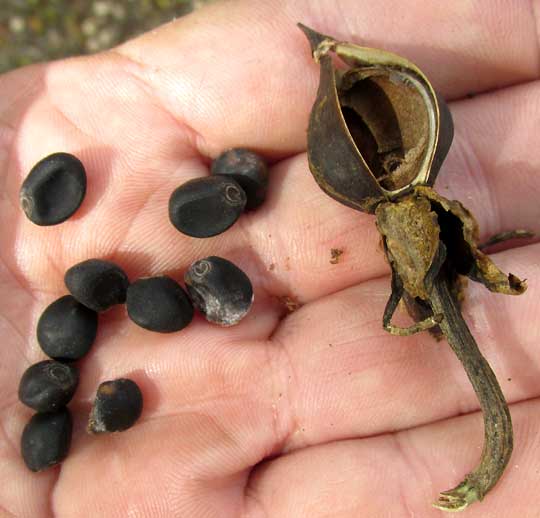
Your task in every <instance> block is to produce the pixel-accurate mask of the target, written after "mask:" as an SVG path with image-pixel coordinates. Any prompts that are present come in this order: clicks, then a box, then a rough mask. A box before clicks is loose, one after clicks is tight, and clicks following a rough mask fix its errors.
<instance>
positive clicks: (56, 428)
mask: <svg viewBox="0 0 540 518" xmlns="http://www.w3.org/2000/svg"><path fill="white" fill-rule="evenodd" d="M71 430H72V421H71V414H70V412H69V410H68V409H67V408H65V407H64V408H62V409H61V410H58V411H57V412H47V413H43V414H42V413H39V414H34V416H33V417H32V419H30V421H29V422H28V424H27V425H26V426H25V428H24V431H23V434H22V438H21V453H22V457H23V460H24V462H25V464H26V466H27V467H28V469H31V470H32V471H41V470H43V469H46V468H49V467H51V466H54V465H55V464H58V463H59V462H62V461H63V460H64V459H65V458H66V456H67V454H68V451H69V446H70V444H71Z"/></svg>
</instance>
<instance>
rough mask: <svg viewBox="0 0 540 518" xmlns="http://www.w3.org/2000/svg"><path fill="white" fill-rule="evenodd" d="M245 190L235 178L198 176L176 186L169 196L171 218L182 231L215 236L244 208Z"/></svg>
mask: <svg viewBox="0 0 540 518" xmlns="http://www.w3.org/2000/svg"><path fill="white" fill-rule="evenodd" d="M245 206H246V193H245V192H244V190H243V189H242V187H240V185H238V183H237V182H236V181H235V180H234V179H233V178H226V177H224V176H206V177H204V178H195V179H194V180H190V181H188V182H186V183H185V184H183V185H181V186H180V187H178V189H176V190H175V191H174V192H173V193H172V195H171V198H170V200H169V218H170V220H171V223H172V224H173V225H174V226H175V227H176V228H177V229H178V230H179V231H180V232H182V233H184V234H187V235H188V236H192V237H212V236H216V235H218V234H221V233H222V232H225V230H227V229H228V228H229V227H230V226H231V225H233V224H234V223H235V222H236V220H237V219H238V218H239V217H240V214H242V212H243V211H244V207H245Z"/></svg>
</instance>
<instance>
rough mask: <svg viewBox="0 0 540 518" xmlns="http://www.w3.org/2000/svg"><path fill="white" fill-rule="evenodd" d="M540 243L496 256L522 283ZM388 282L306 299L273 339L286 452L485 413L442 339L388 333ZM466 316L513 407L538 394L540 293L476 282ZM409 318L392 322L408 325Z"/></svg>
mask: <svg viewBox="0 0 540 518" xmlns="http://www.w3.org/2000/svg"><path fill="white" fill-rule="evenodd" d="M539 251H540V245H530V246H527V247H522V248H519V249H515V250H512V251H506V252H504V253H501V254H497V256H496V257H495V259H496V262H498V263H500V264H501V265H502V267H503V268H504V267H505V268H507V269H508V268H511V269H512V271H514V272H519V273H520V274H522V275H523V276H524V277H526V278H529V279H534V278H536V277H537V276H538V274H539V273H540V268H539V264H538V261H537V260H536V258H537V257H538V253H539ZM389 286H390V282H389V280H386V279H380V280H377V281H372V282H368V283H365V284H362V285H361V286H358V287H356V288H351V289H348V290H345V291H343V292H340V293H336V294H334V295H332V296H329V297H327V298H324V299H321V300H318V301H316V302H313V303H310V304H308V305H306V306H305V307H303V308H301V309H300V310H299V311H297V312H296V313H294V314H293V315H291V316H290V317H288V318H287V319H286V320H285V321H284V322H283V323H282V325H281V326H280V327H279V328H278V330H277V331H276V333H275V334H274V335H273V337H272V341H273V343H274V344H275V347H276V348H277V349H278V350H276V351H275V354H276V355H278V358H279V359H280V361H279V362H276V365H279V366H280V367H281V371H282V378H283V379H287V378H288V377H290V378H291V380H292V381H291V382H290V384H288V385H287V386H286V388H287V391H286V392H285V395H284V397H283V398H282V400H281V402H282V407H283V408H284V414H285V415H291V416H292V422H293V423H294V426H293V429H292V430H291V433H290V436H289V438H288V440H287V442H286V444H285V448H289V449H295V448H301V447H303V446H305V445H312V444H319V443H322V442H329V441H334V440H340V439H344V438H350V437H358V436H368V435H374V434H380V433H385V432H389V431H393V430H399V429H405V428H410V427H413V426H418V425H420V424H424V423H429V422H432V421H436V420H440V419H444V418H448V417H452V416H455V415H458V414H460V413H464V412H470V411H473V410H476V409H478V408H479V403H478V399H477V397H476V395H475V393H474V391H473V389H472V387H471V385H470V382H469V380H468V378H467V376H466V374H465V371H464V369H463V366H462V365H461V364H460V362H459V361H458V360H457V359H456V357H455V356H454V354H453V352H452V350H451V349H450V347H449V345H448V344H447V343H446V341H444V340H443V341H441V342H440V343H438V342H436V341H435V340H434V339H433V338H432V337H431V336H430V335H429V334H428V333H419V334H417V335H414V336H411V337H407V338H405V337H394V336H391V335H389V334H388V333H386V332H385V331H384V330H383V329H382V315H383V310H384V305H385V302H386V299H387V298H388V296H389ZM465 300H466V303H465V307H464V314H465V317H466V319H467V321H468V323H469V325H470V329H471V332H472V334H473V336H474V337H475V339H476V341H477V343H478V345H479V347H480V350H481V352H482V354H483V355H484V356H485V357H486V359H487V361H488V362H489V363H490V365H491V366H492V368H493V370H494V372H495V374H496V376H497V378H498V380H499V382H500V385H501V387H502V390H503V393H504V395H505V397H506V398H507V400H508V401H510V402H515V401H521V400H524V399H530V398H533V397H537V396H539V395H540V388H539V385H538V383H537V379H538V366H539V365H540V353H539V352H538V348H537V347H536V345H535V344H536V343H537V341H538V340H537V337H538V332H539V329H540V328H539V325H538V321H537V319H535V317H534V315H536V314H537V312H538V310H539V306H538V300H539V296H538V289H537V287H535V286H534V285H533V284H532V283H531V286H530V288H529V289H528V291H527V292H526V293H525V294H524V295H522V296H520V297H503V296H501V295H495V294H493V293H490V292H488V291H487V290H485V288H483V287H482V286H480V285H478V284H476V283H471V284H470V286H469V288H468V290H467V293H466V299H465ZM403 315H404V313H403V312H401V314H398V315H396V316H395V317H394V318H395V319H397V322H398V323H399V322H400V320H401V321H403Z"/></svg>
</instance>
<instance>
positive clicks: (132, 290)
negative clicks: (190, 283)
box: [126, 276, 193, 333]
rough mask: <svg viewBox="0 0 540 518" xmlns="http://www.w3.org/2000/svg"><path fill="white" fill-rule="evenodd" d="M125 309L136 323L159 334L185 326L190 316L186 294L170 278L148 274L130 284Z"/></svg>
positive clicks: (189, 306) (191, 306)
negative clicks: (144, 277) (148, 275)
mask: <svg viewBox="0 0 540 518" xmlns="http://www.w3.org/2000/svg"><path fill="white" fill-rule="evenodd" d="M126 308H127V312H128V315H129V317H130V318H131V320H133V321H134V322H135V323H136V324H138V325H140V326H141V327H144V328H145V329H149V330H150V331H157V332H159V333H172V332H174V331H180V329H183V328H184V327H186V326H187V325H188V324H189V323H190V322H191V320H192V318H193V305H192V303H191V301H190V300H189V297H188V295H187V293H186V292H185V291H184V290H183V289H182V288H181V286H180V285H179V284H178V283H177V282H176V281H174V280H173V279H171V278H170V277H166V276H161V277H150V278H146V279H139V280H137V281H135V282H134V283H132V284H130V286H129V288H128V290H127V299H126Z"/></svg>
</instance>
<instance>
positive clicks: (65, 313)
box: [37, 295, 98, 361]
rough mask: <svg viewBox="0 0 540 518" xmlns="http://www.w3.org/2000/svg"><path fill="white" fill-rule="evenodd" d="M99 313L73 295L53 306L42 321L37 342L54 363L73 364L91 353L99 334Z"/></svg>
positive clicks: (59, 300) (39, 322)
mask: <svg viewBox="0 0 540 518" xmlns="http://www.w3.org/2000/svg"><path fill="white" fill-rule="evenodd" d="M97 325H98V317H97V313H96V312H95V311H93V310H91V309H89V308H87V307H86V306H83V305H82V304H81V303H79V302H77V300H75V298H74V297H73V296H71V295H65V296H63V297H61V298H59V299H57V300H55V301H54V302H53V303H52V304H50V305H49V306H48V307H47V308H46V309H45V311H44V312H43V313H42V315H41V317H40V318H39V321H38V325H37V339H38V342H39V345H40V347H41V349H42V350H43V352H44V353H45V354H46V355H47V356H49V357H51V358H54V359H55V360H60V361H74V360H79V359H80V358H82V357H83V356H84V355H85V354H86V353H87V352H88V351H89V350H90V347H91V346H92V344H93V343H94V340H95V339H96V334H97Z"/></svg>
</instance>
